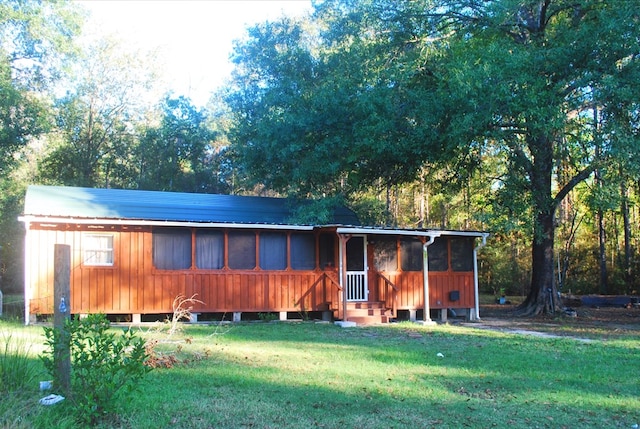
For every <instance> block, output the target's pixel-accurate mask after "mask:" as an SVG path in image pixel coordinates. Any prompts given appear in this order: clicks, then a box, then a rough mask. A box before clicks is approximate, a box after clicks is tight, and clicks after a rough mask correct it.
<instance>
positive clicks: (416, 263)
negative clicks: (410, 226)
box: [400, 238, 422, 271]
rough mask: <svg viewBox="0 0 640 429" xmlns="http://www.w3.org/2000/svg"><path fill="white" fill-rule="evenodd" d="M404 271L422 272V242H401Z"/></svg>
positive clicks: (404, 240) (406, 240) (407, 240)
mask: <svg viewBox="0 0 640 429" xmlns="http://www.w3.org/2000/svg"><path fill="white" fill-rule="evenodd" d="M400 255H401V257H400V259H401V265H402V271H422V242H421V241H420V240H418V239H408V238H405V239H402V240H401V241H400Z"/></svg>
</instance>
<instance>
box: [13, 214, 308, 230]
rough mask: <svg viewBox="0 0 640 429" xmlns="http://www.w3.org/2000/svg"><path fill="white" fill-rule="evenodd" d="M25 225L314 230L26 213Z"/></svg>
mask: <svg viewBox="0 0 640 429" xmlns="http://www.w3.org/2000/svg"><path fill="white" fill-rule="evenodd" d="M18 220H19V221H20V222H24V223H25V225H26V224H29V223H35V222H37V223H45V224H74V225H110V226H156V227H190V228H233V229H274V230H287V231H312V230H313V229H314V228H315V227H314V226H312V225H278V224H256V223H226V222H181V221H158V220H143V219H98V218H96V219H88V218H68V217H51V216H31V215H25V216H20V217H19V218H18Z"/></svg>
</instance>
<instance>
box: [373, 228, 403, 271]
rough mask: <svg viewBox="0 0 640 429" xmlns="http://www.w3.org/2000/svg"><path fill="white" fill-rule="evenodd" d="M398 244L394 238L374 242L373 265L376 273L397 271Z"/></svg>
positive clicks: (379, 239)
mask: <svg viewBox="0 0 640 429" xmlns="http://www.w3.org/2000/svg"><path fill="white" fill-rule="evenodd" d="M397 244H398V242H397V240H396V239H395V238H389V237H384V238H378V239H376V240H375V242H374V248H375V250H374V253H373V264H374V266H375V267H376V269H377V270H378V271H387V272H393V271H398V246H397Z"/></svg>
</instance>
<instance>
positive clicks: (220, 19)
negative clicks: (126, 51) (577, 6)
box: [77, 0, 311, 106]
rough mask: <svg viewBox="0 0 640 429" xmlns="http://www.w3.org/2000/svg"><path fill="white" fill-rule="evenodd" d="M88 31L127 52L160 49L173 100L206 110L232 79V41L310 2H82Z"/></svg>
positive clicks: (296, 12) (296, 13)
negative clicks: (112, 40) (124, 46)
mask: <svg viewBox="0 0 640 429" xmlns="http://www.w3.org/2000/svg"><path fill="white" fill-rule="evenodd" d="M77 3H80V4H82V5H83V6H84V7H85V8H86V9H88V10H89V12H90V14H91V15H90V18H89V21H88V27H89V28H90V29H91V30H92V31H94V32H96V33H98V34H105V35H109V34H115V35H117V37H118V38H120V39H121V40H123V41H124V42H125V43H126V44H127V45H128V46H130V47H132V48H138V49H141V50H143V51H146V50H149V51H151V50H154V49H159V52H160V58H161V60H160V61H161V64H162V69H163V71H164V72H165V78H166V80H167V82H168V84H169V85H170V86H169V87H168V88H167V90H171V91H173V92H174V93H175V95H185V96H188V97H189V98H191V100H192V102H193V103H194V104H195V105H197V106H204V104H206V102H207V101H208V100H209V96H210V94H211V92H213V91H214V90H215V89H217V88H219V87H221V86H222V85H223V84H224V81H225V79H226V78H227V77H229V75H230V74H231V70H232V64H231V63H230V61H229V55H230V54H231V52H232V47H233V40H235V39H239V38H242V37H243V35H244V34H245V32H246V28H247V27H248V26H250V25H252V24H256V23H259V22H264V21H267V20H274V19H277V18H278V17H280V16H281V15H283V14H284V15H288V16H300V15H303V14H304V13H306V12H308V11H310V10H311V1H310V0H288V1H283V0H278V1H275V0H199V1H192V0H161V1H157V0H118V1H114V0H82V1H80V0H79V1H77Z"/></svg>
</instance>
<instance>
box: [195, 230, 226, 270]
mask: <svg viewBox="0 0 640 429" xmlns="http://www.w3.org/2000/svg"><path fill="white" fill-rule="evenodd" d="M196 267H197V268H200V269H202V270H219V269H221V268H222V267H224V233H223V232H222V231H215V230H206V229H205V230H202V229H199V230H197V231H196Z"/></svg>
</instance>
